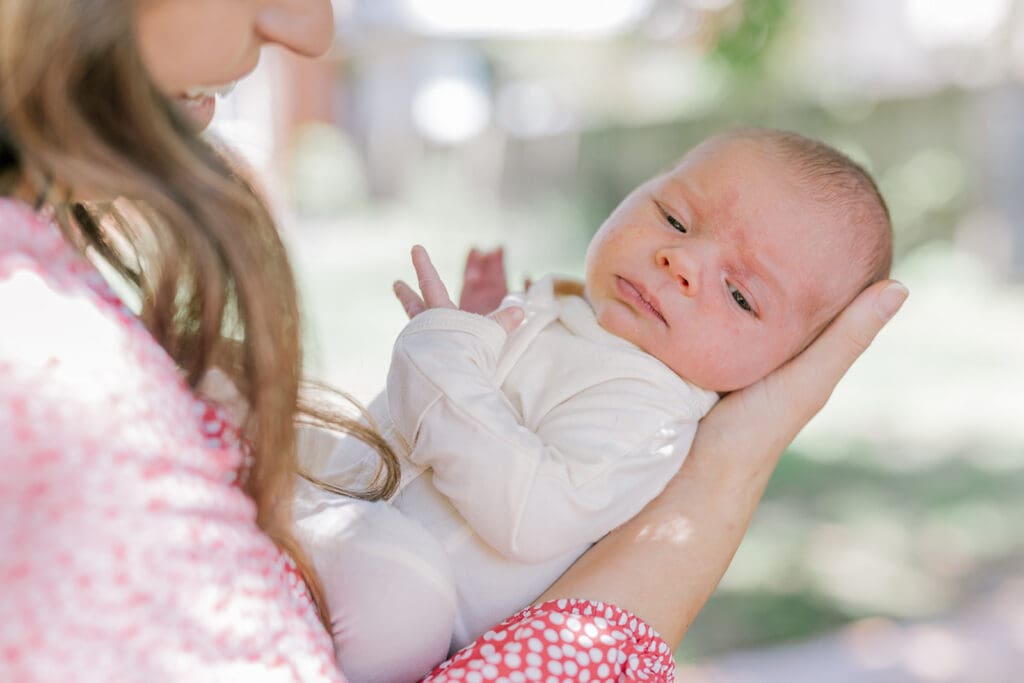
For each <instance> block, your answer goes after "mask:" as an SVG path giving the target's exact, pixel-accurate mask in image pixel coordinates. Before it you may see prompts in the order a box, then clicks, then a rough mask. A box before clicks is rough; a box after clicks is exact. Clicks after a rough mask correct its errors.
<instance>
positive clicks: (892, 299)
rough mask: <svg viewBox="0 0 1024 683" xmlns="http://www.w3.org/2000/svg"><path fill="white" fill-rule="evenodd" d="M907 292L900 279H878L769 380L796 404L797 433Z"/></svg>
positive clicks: (773, 392)
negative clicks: (881, 280) (898, 280)
mask: <svg viewBox="0 0 1024 683" xmlns="http://www.w3.org/2000/svg"><path fill="white" fill-rule="evenodd" d="M907 295H908V292H907V288H906V287H904V286H903V285H902V284H900V283H899V282H896V281H895V280H885V281H883V282H878V283H875V284H874V285H872V286H871V287H869V288H868V289H866V290H865V291H864V292H862V293H861V294H860V295H859V296H858V297H857V298H856V299H854V300H853V302H851V303H850V305H849V306H847V307H846V309H845V310H844V311H843V312H842V313H840V314H839V316H838V317H836V319H835V320H833V321H832V323H831V324H830V325H829V326H828V328H826V330H825V331H824V332H822V334H821V336H819V337H818V338H817V339H816V340H815V341H814V342H813V343H812V344H811V345H810V346H809V347H807V349H806V350H804V352H803V353H801V354H800V355H799V356H797V357H796V358H794V359H793V360H792V361H791V362H790V363H788V364H787V365H786V366H785V367H783V368H781V369H780V370H779V371H778V372H775V373H773V374H772V375H769V376H768V377H767V378H766V380H767V382H768V383H769V385H768V387H767V391H766V393H767V394H768V395H769V396H770V397H777V398H778V399H779V400H780V401H781V402H783V403H785V404H789V405H790V406H791V407H792V408H793V410H791V411H789V412H790V413H791V415H790V416H789V419H790V420H793V421H794V427H795V431H799V429H800V428H801V427H803V424H804V423H805V422H806V421H807V420H809V419H810V418H811V417H813V416H814V415H815V414H816V413H817V412H818V411H819V410H821V408H822V407H823V406H824V405H825V402H826V401H828V398H829V396H831V395H832V390H833V389H835V386H836V384H837V383H838V382H839V380H840V379H842V377H843V375H845V374H846V371H847V370H849V369H850V366H851V365H853V363H854V361H856V360H857V358H859V357H860V355H861V354H862V353H863V352H864V351H865V349H867V348H868V346H869V345H870V344H871V342H872V341H873V340H874V338H875V335H877V334H878V332H879V331H880V330H881V329H882V328H883V327H884V326H885V324H886V323H887V322H888V321H889V320H890V319H891V318H892V316H894V315H895V314H896V312H897V311H898V310H899V309H900V307H901V306H902V305H903V302H904V301H905V300H906V298H907ZM795 431H794V433H795Z"/></svg>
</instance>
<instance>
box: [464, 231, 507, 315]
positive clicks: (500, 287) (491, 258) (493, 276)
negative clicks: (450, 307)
mask: <svg viewBox="0 0 1024 683" xmlns="http://www.w3.org/2000/svg"><path fill="white" fill-rule="evenodd" d="M506 294H508V281H507V279H506V277H505V252H504V250H503V249H502V248H501V247H498V248H497V249H495V250H493V251H487V252H483V251H480V250H478V249H470V251H469V256H467V257H466V268H465V270H464V271H463V275H462V294H460V295H459V308H460V309H462V310H463V311H469V312H470V313H479V314H481V315H486V314H487V313H490V312H491V311H493V310H494V309H496V308H497V307H498V306H499V305H500V304H501V300H502V299H504V298H505V295H506Z"/></svg>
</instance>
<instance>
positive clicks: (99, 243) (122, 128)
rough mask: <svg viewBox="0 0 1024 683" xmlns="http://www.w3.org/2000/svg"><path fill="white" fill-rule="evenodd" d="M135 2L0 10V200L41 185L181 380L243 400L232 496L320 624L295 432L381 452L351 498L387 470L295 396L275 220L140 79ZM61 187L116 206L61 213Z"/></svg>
mask: <svg viewBox="0 0 1024 683" xmlns="http://www.w3.org/2000/svg"><path fill="white" fill-rule="evenodd" d="M140 1H145V0H92V1H91V2H70V1H68V0H3V1H2V2H0V84H2V87H0V195H2V194H10V193H11V191H12V189H13V186H14V183H15V182H17V181H18V179H19V178H21V179H24V178H27V179H29V180H30V181H31V182H32V183H33V184H34V185H35V186H36V187H37V188H42V187H52V188H54V189H53V190H51V191H49V198H48V201H49V203H51V204H53V205H54V207H55V208H56V209H57V212H56V213H57V217H58V220H59V222H60V224H61V226H62V228H63V229H64V230H65V232H66V234H67V236H68V238H69V239H70V240H71V241H72V242H73V243H75V244H76V245H77V246H78V247H79V248H81V249H82V250H83V251H87V250H95V251H94V252H93V254H94V255H98V256H100V257H102V258H103V259H104V260H106V261H107V262H108V263H109V264H110V265H112V266H113V267H114V268H115V269H116V271H117V272H118V273H120V275H121V276H122V277H123V278H124V279H125V280H126V281H127V283H128V284H129V285H131V286H132V287H134V288H135V289H136V290H137V292H138V294H139V296H140V300H141V302H142V305H141V313H140V315H141V318H142V320H143V322H144V323H145V325H146V327H147V328H148V329H149V331H150V332H151V334H152V335H153V337H154V338H155V339H156V340H157V341H158V342H159V343H160V344H161V345H162V346H163V347H164V349H166V351H167V353H168V354H170V356H171V357H172V358H173V359H174V360H175V361H176V363H177V364H178V366H179V367H180V368H181V370H182V372H183V373H184V376H185V377H186V379H187V382H188V384H189V385H190V386H191V387H192V388H193V389H195V388H196V387H197V385H198V384H199V382H200V380H201V379H202V378H203V376H204V374H205V373H206V372H207V371H208V370H210V369H211V368H212V367H214V366H216V367H219V368H220V369H221V370H223V371H224V372H225V373H226V374H227V375H228V377H229V378H230V379H231V380H232V381H233V382H234V384H235V385H236V386H237V388H238V389H239V391H240V392H241V394H242V396H243V397H244V398H245V399H246V401H247V402H248V405H249V412H248V417H247V420H246V424H245V425H244V427H245V433H246V435H247V437H248V438H249V439H250V441H251V444H252V454H253V456H254V457H253V462H252V465H251V469H250V470H248V472H247V477H246V479H245V484H244V488H245V491H246V493H247V494H248V495H249V496H250V497H251V498H252V499H253V500H254V501H255V503H256V507H257V511H258V512H257V522H258V524H259V526H260V527H261V528H262V529H263V530H264V531H265V532H266V533H267V534H268V535H269V536H270V537H271V538H272V539H273V540H274V541H275V543H277V545H278V546H279V547H280V548H282V549H283V550H284V551H286V552H288V553H289V554H291V555H292V557H293V558H294V559H295V560H296V562H297V563H298V564H299V567H300V569H301V570H302V572H303V574H304V576H305V578H306V579H307V583H308V584H309V586H310V588H311V590H312V592H313V595H314V599H315V600H316V602H317V605H318V607H319V609H320V615H321V619H322V620H324V621H325V624H326V623H327V619H328V616H327V609H326V604H325V603H324V601H323V599H322V594H321V591H320V587H319V582H318V581H317V579H316V577H315V575H314V574H313V572H312V571H311V567H310V564H309V562H308V560H307V559H306V558H305V557H304V555H303V553H302V552H301V551H300V550H299V548H298V546H297V544H296V542H295V540H294V538H293V537H292V534H291V519H290V509H291V506H290V501H291V495H292V481H293V474H294V473H295V472H296V470H297V465H296V455H295V429H294V425H295V423H296V422H297V421H304V422H309V423H314V424H318V425H321V426H328V427H332V428H336V429H338V430H340V431H345V432H349V433H353V434H355V435H356V436H357V437H358V438H360V439H362V440H364V441H365V442H367V443H368V444H369V445H370V446H372V447H373V448H374V449H375V450H376V451H377V452H378V453H379V454H380V457H381V467H380V469H379V471H378V473H377V477H376V478H375V480H374V481H373V483H372V485H371V488H370V489H369V490H365V491H355V492H352V491H349V492H347V493H349V494H353V495H357V496H359V497H363V498H368V499H379V498H386V497H388V496H390V495H391V494H392V493H393V492H394V490H395V488H396V486H397V479H398V466H397V460H396V458H395V456H394V454H393V452H392V451H391V450H390V449H389V448H388V445H387V443H386V442H385V441H384V439H383V438H382V437H381V436H380V435H379V434H377V433H376V432H375V431H374V430H373V429H372V428H371V427H367V426H365V425H363V424H360V423H359V422H358V421H356V420H355V419H352V418H350V417H348V416H347V415H346V414H345V413H344V412H343V411H341V410H339V409H337V408H336V407H331V406H330V405H329V404H326V403H325V402H324V401H323V398H324V393H323V391H322V388H321V390H320V391H317V392H316V393H315V394H313V393H311V394H307V393H305V392H304V390H302V388H301V387H300V385H301V381H300V376H301V372H302V345H301V339H300V325H299V312H298V304H297V294H296V286H295V281H294V278H293V276H292V271H291V267H290V266H289V263H288V260H287V258H286V256H285V251H284V248H283V246H282V244H281V241H280V238H279V235H278V233H277V230H276V228H275V225H274V221H273V219H272V218H271V216H270V214H269V211H268V209H267V207H266V205H265V204H264V202H263V201H262V200H261V198H260V196H259V195H258V194H257V192H256V191H255V190H254V188H253V187H252V186H251V184H250V183H249V182H248V181H247V180H246V179H245V178H244V177H243V176H242V175H241V174H240V173H239V171H238V169H237V165H236V164H234V163H233V162H232V161H231V160H230V159H228V158H227V157H226V156H225V155H224V154H223V153H222V152H220V151H218V150H217V149H215V148H214V147H213V146H211V145H210V144H209V143H208V142H206V141H205V140H203V139H202V138H201V137H200V136H199V135H198V134H197V133H196V132H195V130H194V128H193V127H192V126H191V124H190V123H189V121H188V120H187V118H186V117H185V116H184V115H183V114H182V113H180V112H179V111H178V109H177V107H176V106H175V105H174V104H173V102H171V101H170V100H169V99H168V98H167V97H165V96H163V95H162V94H161V93H160V92H159V91H158V90H157V89H156V87H155V86H154V85H153V83H152V82H151V80H150V78H149V76H148V74H147V73H146V71H145V69H144V66H143V64H142V61H141V58H140V56H139V51H138V48H137V46H136V44H135V37H134V31H133V16H134V12H135V6H136V4H137V3H138V2H140ZM71 191H74V193H75V195H76V196H101V197H121V198H130V199H119V200H117V201H115V202H105V203H103V204H99V203H72V202H70V201H69V199H68V198H69V197H70V192H71ZM335 405H336V404H335Z"/></svg>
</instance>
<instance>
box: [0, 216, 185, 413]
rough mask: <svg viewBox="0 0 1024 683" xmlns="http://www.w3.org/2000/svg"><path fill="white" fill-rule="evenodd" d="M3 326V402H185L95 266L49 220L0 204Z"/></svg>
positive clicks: (82, 405) (158, 352)
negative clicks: (151, 397) (136, 395)
mask: <svg viewBox="0 0 1024 683" xmlns="http://www.w3.org/2000/svg"><path fill="white" fill-rule="evenodd" d="M0 325H2V326H3V331H4V333H3V334H2V335H0V376H2V377H3V378H4V382H3V386H4V389H3V390H0V392H2V393H4V394H7V395H10V393H11V392H26V391H31V390H33V388H34V389H38V391H39V392H46V391H53V392H58V393H59V394H60V395H61V397H62V400H63V401H64V402H65V403H71V404H76V403H77V404H79V405H77V406H76V408H78V409H81V410H89V411H90V412H93V411H94V410H95V409H96V407H97V401H104V402H109V401H113V400H115V399H116V397H117V395H118V394H123V393H125V392H137V391H139V390H140V389H144V388H145V389H147V390H149V391H154V390H155V391H157V393H166V394H170V395H174V394H178V395H182V394H183V389H184V384H183V382H182V380H181V379H180V377H179V375H178V373H177V370H176V368H175V366H174V363H173V361H171V359H170V358H169V357H168V356H167V355H166V354H165V353H163V350H162V349H161V348H160V347H159V345H158V344H156V343H155V341H154V340H153V339H152V337H150V336H149V334H148V333H147V332H146V330H145V328H144V327H143V326H142V324H141V322H140V321H139V320H138V319H137V318H136V317H135V315H134V314H133V313H132V312H131V311H130V310H129V309H128V308H127V307H125V306H124V304H123V303H122V302H121V301H120V299H119V298H118V297H117V296H116V295H115V294H114V293H113V291H112V290H111V289H110V288H109V286H108V285H107V283H106V281H105V280H104V279H103V276H102V275H101V274H100V273H99V271H98V270H97V269H96V268H95V266H94V265H93V264H92V263H90V262H89V261H88V260H87V259H86V258H85V257H84V256H83V255H82V254H81V253H80V252H79V251H78V250H77V249H75V248H74V247H73V246H72V245H71V244H69V243H68V242H67V241H66V240H65V239H64V237H63V235H62V234H61V231H60V230H59V229H58V228H57V226H56V225H55V224H54V223H53V221H52V220H50V219H49V218H48V217H47V216H45V215H40V214H37V213H36V212H34V211H32V209H30V208H29V207H27V206H26V205H24V204H21V203H19V202H13V201H10V200H0ZM140 384H142V385H147V386H145V387H143V386H140ZM184 393H185V394H186V395H187V392H184ZM79 399H81V400H79ZM115 412H116V411H115Z"/></svg>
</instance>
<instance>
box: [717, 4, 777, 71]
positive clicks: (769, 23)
mask: <svg viewBox="0 0 1024 683" xmlns="http://www.w3.org/2000/svg"><path fill="white" fill-rule="evenodd" d="M788 14H789V0H742V2H738V3H736V5H735V7H734V8H733V9H732V10H731V11H729V12H726V13H725V15H724V17H723V21H724V25H723V26H722V28H721V29H720V33H719V35H718V43H717V45H716V46H715V48H714V50H713V51H712V53H711V54H712V57H713V58H716V59H719V60H721V61H722V62H724V63H725V65H726V66H727V67H729V68H730V69H731V70H732V71H734V72H736V73H737V74H739V75H753V74H759V73H760V72H761V70H762V68H763V65H764V59H763V57H764V55H765V52H766V51H767V49H768V47H769V46H770V45H771V43H772V40H773V39H774V38H775V36H776V34H777V33H778V27H779V26H780V25H781V24H782V22H783V21H784V20H785V19H786V17H787V16H788Z"/></svg>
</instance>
